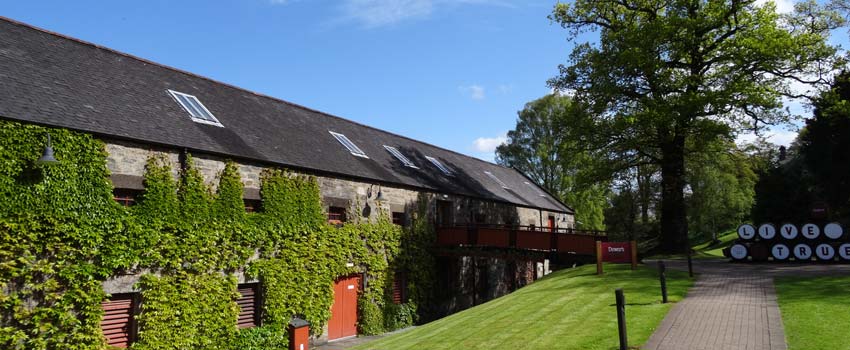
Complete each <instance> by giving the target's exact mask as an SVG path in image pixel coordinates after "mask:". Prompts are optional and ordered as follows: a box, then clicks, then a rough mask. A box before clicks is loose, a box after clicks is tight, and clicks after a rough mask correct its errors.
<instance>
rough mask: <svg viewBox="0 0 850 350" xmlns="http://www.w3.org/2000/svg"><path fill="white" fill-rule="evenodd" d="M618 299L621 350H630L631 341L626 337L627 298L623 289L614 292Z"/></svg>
mask: <svg viewBox="0 0 850 350" xmlns="http://www.w3.org/2000/svg"><path fill="white" fill-rule="evenodd" d="M614 295H615V296H616V297H617V326H618V328H619V330H620V350H628V347H629V339H628V337H626V297H625V296H623V289H617V290H615V291H614Z"/></svg>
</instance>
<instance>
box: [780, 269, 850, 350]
mask: <svg viewBox="0 0 850 350" xmlns="http://www.w3.org/2000/svg"><path fill="white" fill-rule="evenodd" d="M775 281H776V291H777V293H778V294H779V309H780V311H781V312H782V324H783V325H784V327H785V340H787V341H788V347H789V349H790V350H800V349H830V350H850V342H848V341H847V334H848V329H850V276H842V277H807V278H801V277H783V278H777V279H776V280H775Z"/></svg>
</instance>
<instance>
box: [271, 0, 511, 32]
mask: <svg viewBox="0 0 850 350" xmlns="http://www.w3.org/2000/svg"><path fill="white" fill-rule="evenodd" d="M272 1H286V0H272ZM471 4H482V5H490V6H493V5H495V6H511V5H510V4H509V3H507V2H504V1H487V0H344V1H343V2H342V5H341V6H340V10H341V12H342V16H343V18H341V20H342V21H345V22H348V21H351V22H358V23H360V24H362V25H363V26H365V27H367V28H374V27H381V26H386V25H392V24H395V23H398V22H402V21H405V20H412V19H422V18H427V17H429V16H430V15H431V14H432V13H433V12H434V11H435V10H436V9H437V8H445V7H451V6H457V5H471Z"/></svg>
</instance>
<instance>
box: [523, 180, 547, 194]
mask: <svg viewBox="0 0 850 350" xmlns="http://www.w3.org/2000/svg"><path fill="white" fill-rule="evenodd" d="M525 184H526V185H528V187H531V188H532V189H534V190H535V191H537V194H538V195H540V197H546V193H543V191H541V190H540V187H537V186H535V185H534V184H532V183H531V182H528V181H526V182H525Z"/></svg>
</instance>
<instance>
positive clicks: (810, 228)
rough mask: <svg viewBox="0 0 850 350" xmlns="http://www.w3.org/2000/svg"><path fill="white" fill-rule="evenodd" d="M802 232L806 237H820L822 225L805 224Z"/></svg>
mask: <svg viewBox="0 0 850 350" xmlns="http://www.w3.org/2000/svg"><path fill="white" fill-rule="evenodd" d="M800 234H802V235H803V237H806V238H808V239H815V238H818V236H820V227H818V225H815V224H805V225H803V228H802V229H801V230H800Z"/></svg>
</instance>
